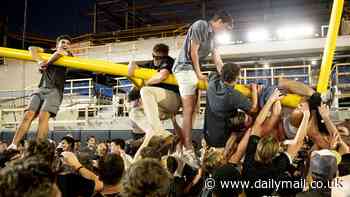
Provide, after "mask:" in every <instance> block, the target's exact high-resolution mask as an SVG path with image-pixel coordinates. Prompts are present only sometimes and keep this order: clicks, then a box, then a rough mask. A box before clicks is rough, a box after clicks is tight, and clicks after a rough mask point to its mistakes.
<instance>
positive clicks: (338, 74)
mask: <svg viewBox="0 0 350 197" xmlns="http://www.w3.org/2000/svg"><path fill="white" fill-rule="evenodd" d="M348 66H350V63H344V64H336V65H335V69H334V73H335V77H334V79H333V81H334V83H335V84H334V85H335V86H337V87H338V89H339V90H340V91H345V90H347V88H348V90H349V91H348V92H349V93H350V69H349V71H348V70H347V67H348ZM345 67H346V68H345ZM344 68H345V69H344ZM311 70H312V67H311V65H297V66H278V67H269V68H242V69H241V73H240V76H239V82H240V83H241V84H250V83H252V82H254V83H259V82H265V83H266V84H267V85H276V84H277V81H276V80H278V78H280V77H283V78H289V79H293V80H301V81H303V82H304V83H306V84H312V80H313V79H312V75H311ZM343 79H349V81H347V80H345V82H343V81H342V80H343ZM115 80H116V81H117V85H116V86H114V87H113V99H112V102H111V104H108V105H104V104H99V103H98V102H95V101H96V100H94V99H93V98H94V94H93V88H94V84H93V80H92V79H91V78H88V79H74V80H67V81H66V87H65V92H66V93H65V95H66V97H65V98H67V96H68V99H69V98H73V99H75V98H74V96H75V95H79V94H78V92H77V91H78V90H85V92H88V94H86V95H84V96H83V97H84V98H88V100H89V102H87V103H79V102H76V104H75V105H73V106H70V107H67V106H62V107H61V109H60V113H64V112H67V111H71V112H74V111H77V112H78V115H77V116H76V117H75V120H73V119H70V120H60V119H57V120H52V121H53V122H55V123H57V124H65V123H67V124H73V123H76V124H83V125H88V124H89V123H90V121H99V122H101V121H105V122H111V121H115V120H116V118H119V117H127V116H128V106H127V101H126V100H127V99H126V89H128V88H131V87H132V84H131V83H130V82H127V80H128V79H127V78H126V77H118V78H115ZM348 82H349V83H348ZM81 84H84V85H81ZM349 93H345V92H344V93H343V92H342V93H341V94H339V95H336V96H338V97H339V98H343V97H350V94H349ZM0 95H1V94H0ZM69 96H71V97H69ZM205 96H206V93H205V91H203V93H202V95H201V98H202V99H201V109H200V112H201V113H203V112H204V109H205ZM339 109H340V108H339ZM342 110H344V109H343V108H342ZM107 112H108V113H107ZM9 113H13V114H14V117H16V118H15V120H14V121H11V120H5V119H4V117H5V116H6V115H8V114H9ZM23 113H24V108H12V109H0V128H1V125H2V126H4V127H9V126H13V127H17V126H18V124H19V120H20V119H21V116H23ZM79 113H80V114H79ZM103 114H105V116H107V117H105V116H103ZM100 116H103V118H98V117H100ZM11 117H12V116H11ZM7 119H9V118H7ZM96 119H97V120H96Z"/></svg>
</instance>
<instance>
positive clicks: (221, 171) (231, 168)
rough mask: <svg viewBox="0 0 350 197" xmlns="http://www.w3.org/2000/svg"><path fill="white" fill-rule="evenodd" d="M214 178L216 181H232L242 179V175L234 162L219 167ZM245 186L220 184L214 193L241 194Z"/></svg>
mask: <svg viewBox="0 0 350 197" xmlns="http://www.w3.org/2000/svg"><path fill="white" fill-rule="evenodd" d="M213 179H214V180H215V182H216V183H220V182H224V181H226V182H231V181H237V182H238V181H241V180H242V176H241V174H240V172H239V171H238V169H236V166H235V165H232V164H226V165H224V166H222V167H219V168H217V169H216V170H215V171H214V173H213ZM242 191H243V188H242V186H240V185H238V187H227V188H226V187H224V188H223V187H220V184H218V185H217V186H216V187H215V188H214V189H213V193H214V194H215V195H216V196H219V197H222V196H239V194H240V193H242Z"/></svg>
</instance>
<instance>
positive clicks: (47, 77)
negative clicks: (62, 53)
mask: <svg viewBox="0 0 350 197" xmlns="http://www.w3.org/2000/svg"><path fill="white" fill-rule="evenodd" d="M69 56H73V54H72V53H70V52H69ZM66 71H67V68H66V67H63V66H56V65H53V64H51V65H48V67H47V69H46V70H44V71H42V76H41V79H40V83H39V88H57V89H58V91H59V93H60V94H63V89H64V83H65V79H66Z"/></svg>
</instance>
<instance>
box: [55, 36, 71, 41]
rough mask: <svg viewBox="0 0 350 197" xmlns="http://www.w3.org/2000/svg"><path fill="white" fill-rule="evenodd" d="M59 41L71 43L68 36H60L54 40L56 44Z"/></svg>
mask: <svg viewBox="0 0 350 197" xmlns="http://www.w3.org/2000/svg"><path fill="white" fill-rule="evenodd" d="M61 40H68V41H69V42H72V37H70V36H69V35H60V36H58V37H57V38H56V42H59V41H61Z"/></svg>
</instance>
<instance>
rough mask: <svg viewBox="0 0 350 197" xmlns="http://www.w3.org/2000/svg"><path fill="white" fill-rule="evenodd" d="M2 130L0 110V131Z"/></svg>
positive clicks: (0, 111) (0, 112)
mask: <svg viewBox="0 0 350 197" xmlns="http://www.w3.org/2000/svg"><path fill="white" fill-rule="evenodd" d="M1 130H2V110H1V109H0V131H1Z"/></svg>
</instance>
